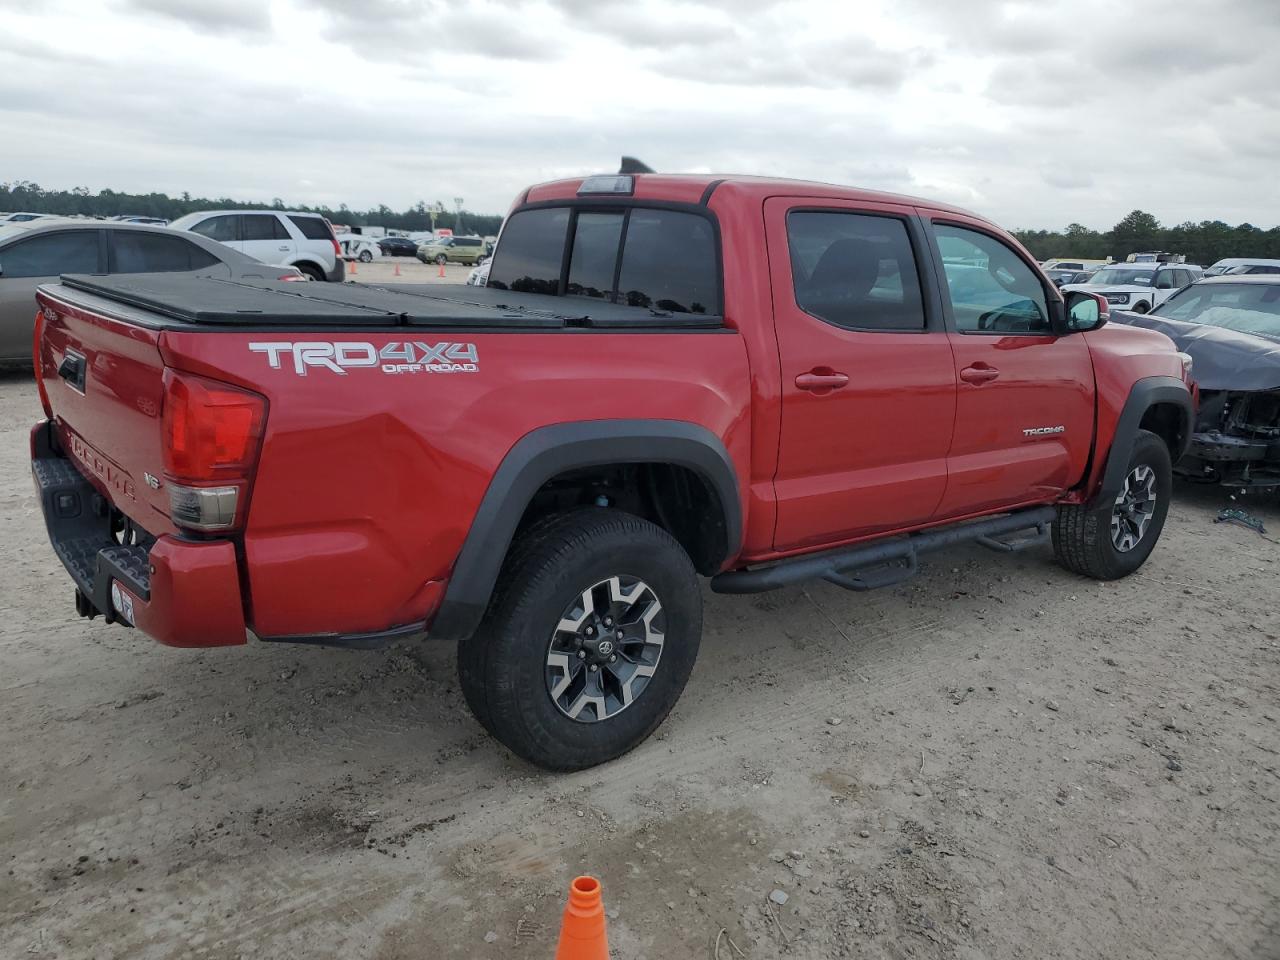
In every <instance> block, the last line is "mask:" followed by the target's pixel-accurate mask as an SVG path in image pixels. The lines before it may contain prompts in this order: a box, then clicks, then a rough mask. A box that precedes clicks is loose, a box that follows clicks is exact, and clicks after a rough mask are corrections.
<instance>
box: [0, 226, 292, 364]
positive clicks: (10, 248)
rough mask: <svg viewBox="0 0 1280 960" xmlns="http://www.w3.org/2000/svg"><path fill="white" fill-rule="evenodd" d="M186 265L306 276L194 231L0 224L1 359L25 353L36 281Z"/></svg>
mask: <svg viewBox="0 0 1280 960" xmlns="http://www.w3.org/2000/svg"><path fill="white" fill-rule="evenodd" d="M172 272H190V273H199V274H201V275H205V276H216V277H227V278H235V279H271V280H302V279H305V278H304V277H303V276H302V274H301V273H299V271H298V270H297V268H296V267H282V266H270V265H268V264H265V263H260V262H259V261H257V260H254V259H253V258H252V257H249V256H246V255H245V254H243V253H240V252H239V251H237V250H232V249H231V248H230V247H228V246H226V244H222V243H218V242H217V241H216V240H210V239H208V238H207V237H202V236H200V235H199V234H196V233H187V232H184V231H179V230H169V229H167V228H165V227H149V226H145V225H143V224H138V223H117V222H113V221H105V220H58V219H54V218H50V217H42V218H40V219H39V220H32V221H28V222H27V223H22V224H5V225H4V227H3V229H0V361H11V360H30V359H31V337H32V333H33V327H34V323H35V315H36V287H38V286H40V284H42V283H52V282H53V281H55V280H57V279H58V277H59V276H61V275H62V274H64V273H172Z"/></svg>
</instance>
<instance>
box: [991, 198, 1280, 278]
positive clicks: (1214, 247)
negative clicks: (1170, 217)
mask: <svg viewBox="0 0 1280 960" xmlns="http://www.w3.org/2000/svg"><path fill="white" fill-rule="evenodd" d="M1014 235H1015V236H1016V237H1017V238H1018V239H1019V240H1021V241H1022V244H1023V245H1024V246H1025V247H1026V248H1027V249H1028V250H1030V251H1031V253H1032V255H1033V256H1035V258H1036V259H1037V260H1047V259H1049V258H1050V257H1081V258H1083V259H1087V260H1105V259H1106V258H1107V257H1114V258H1115V259H1116V260H1123V259H1124V258H1125V257H1127V256H1128V255H1129V254H1131V253H1135V252H1137V251H1140V250H1167V251H1168V252H1169V253H1181V254H1185V255H1186V258H1187V262H1188V263H1198V264H1200V265H1201V266H1204V267H1207V266H1209V265H1211V264H1213V263H1215V262H1216V261H1218V260H1221V259H1222V258H1223V257H1265V258H1267V259H1276V260H1280V227H1272V228H1271V229H1270V230H1262V229H1260V228H1258V227H1255V226H1254V225H1253V224H1251V223H1242V224H1240V225H1239V226H1235V227H1233V226H1231V225H1230V224H1227V223H1224V222H1223V221H1221V220H1202V221H1200V222H1199V223H1191V222H1190V221H1188V222H1186V223H1180V224H1178V225H1177V226H1174V227H1165V226H1161V224H1160V221H1158V220H1157V219H1156V218H1155V217H1153V216H1152V215H1151V214H1149V213H1146V212H1144V211H1142V210H1134V211H1133V212H1132V213H1130V214H1129V215H1128V216H1126V217H1125V218H1124V219H1123V220H1121V221H1120V222H1119V223H1117V224H1116V225H1115V226H1114V227H1112V228H1111V229H1110V230H1108V231H1106V232H1105V233H1102V232H1099V231H1097V230H1090V229H1089V228H1088V227H1085V226H1081V225H1080V224H1078V223H1073V224H1071V225H1070V226H1068V227H1067V228H1066V229H1065V230H1061V231H1057V230H1015V231H1014Z"/></svg>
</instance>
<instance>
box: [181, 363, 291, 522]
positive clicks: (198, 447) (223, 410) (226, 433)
mask: <svg viewBox="0 0 1280 960" xmlns="http://www.w3.org/2000/svg"><path fill="white" fill-rule="evenodd" d="M162 419H163V433H164V471H165V487H166V488H167V489H168V492H169V518H170V519H171V520H173V522H174V523H175V524H177V525H178V526H180V527H189V528H191V529H194V530H210V531H213V530H231V529H233V528H235V527H236V526H237V525H238V524H240V523H243V521H244V504H245V497H246V491H247V490H248V487H249V483H250V481H251V479H252V477H253V468H254V465H255V464H256V462H257V459H258V449H259V447H261V445H262V430H263V427H264V425H265V424H266V421H267V400H266V398H265V397H261V396H259V395H258V394H256V393H251V392H250V391H248V390H241V389H240V388H239V387H233V386H231V385H229V384H226V383H219V382H217V381H216V380H206V379H205V378H204V377H197V376H194V375H193V374H189V373H177V372H175V371H173V370H169V369H166V370H165V372H164V412H163V415H162Z"/></svg>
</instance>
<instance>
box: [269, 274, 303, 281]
mask: <svg viewBox="0 0 1280 960" xmlns="http://www.w3.org/2000/svg"><path fill="white" fill-rule="evenodd" d="M276 279H277V280H306V279H307V278H306V277H304V276H303V275H302V274H300V273H286V274H284V275H283V276H279V277H276Z"/></svg>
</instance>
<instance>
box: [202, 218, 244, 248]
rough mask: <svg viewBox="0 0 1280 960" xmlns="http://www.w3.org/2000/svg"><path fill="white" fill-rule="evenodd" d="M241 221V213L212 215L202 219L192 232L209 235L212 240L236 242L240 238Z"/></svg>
mask: <svg viewBox="0 0 1280 960" xmlns="http://www.w3.org/2000/svg"><path fill="white" fill-rule="evenodd" d="M239 221H240V216H239V214H228V215H226V216H222V217H210V218H209V219H208V220H201V221H200V222H199V223H197V224H196V225H195V226H194V227H192V228H191V232H192V233H198V234H200V236H202V237H208V238H209V239H210V240H217V241H218V242H219V243H234V242H235V241H236V240H239V239H240V235H239V234H240V224H239Z"/></svg>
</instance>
